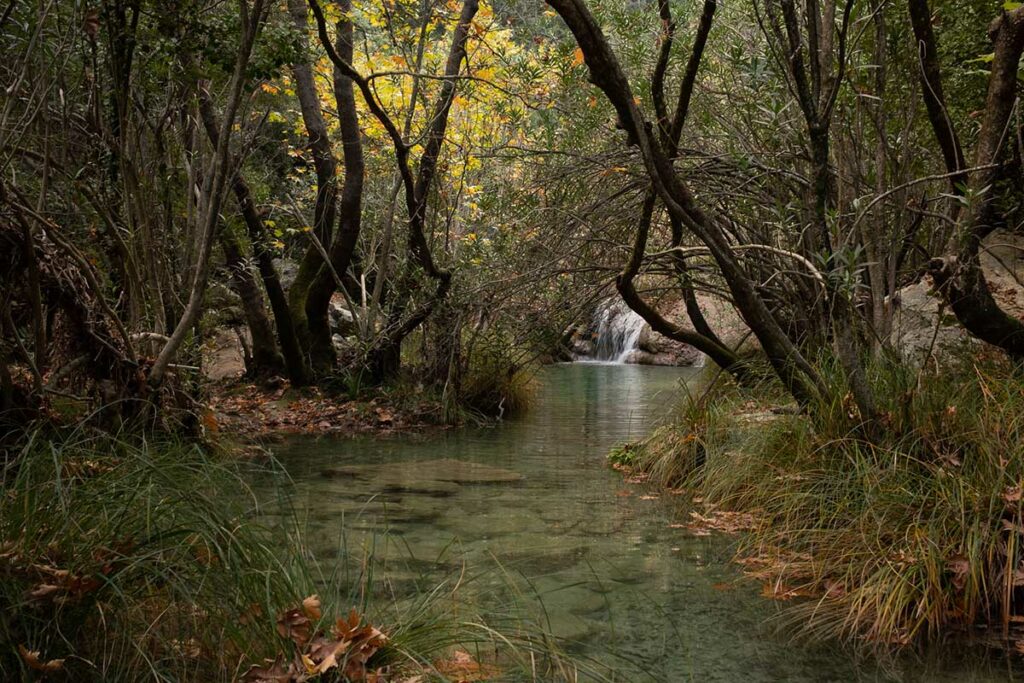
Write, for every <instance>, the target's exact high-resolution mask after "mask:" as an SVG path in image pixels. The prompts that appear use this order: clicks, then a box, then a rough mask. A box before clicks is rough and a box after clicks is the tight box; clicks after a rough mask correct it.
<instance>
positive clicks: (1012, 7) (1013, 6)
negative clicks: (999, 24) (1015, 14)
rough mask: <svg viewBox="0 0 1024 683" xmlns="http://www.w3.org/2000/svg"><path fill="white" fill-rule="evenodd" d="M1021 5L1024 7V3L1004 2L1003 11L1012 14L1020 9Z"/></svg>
mask: <svg viewBox="0 0 1024 683" xmlns="http://www.w3.org/2000/svg"><path fill="white" fill-rule="evenodd" d="M1021 5H1024V2H1004V3H1003V9H1004V10H1006V11H1007V12H1012V11H1013V10H1015V9H1019V8H1020V7H1021Z"/></svg>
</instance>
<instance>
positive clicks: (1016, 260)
mask: <svg viewBox="0 0 1024 683" xmlns="http://www.w3.org/2000/svg"><path fill="white" fill-rule="evenodd" d="M981 268H982V271H983V272H984V274H985V280H986V281H987V282H988V286H989V290H990V291H991V292H992V296H993V298H994V299H995V300H996V302H997V303H998V304H999V306H1000V307H1001V308H1002V309H1003V310H1004V311H1006V312H1007V313H1009V314H1010V315H1012V316H1014V317H1015V318H1017V319H1019V320H1024V285H1022V284H1021V283H1022V282H1024V236H1021V235H1015V234H1013V233H1008V232H1006V231H1005V230H996V231H995V232H993V233H992V234H991V235H989V236H988V237H986V238H985V241H984V242H983V244H982V253H981ZM893 308H894V310H893V333H892V339H891V341H892V345H893V347H895V348H896V349H897V350H899V352H900V353H901V354H902V355H903V356H904V358H906V359H907V360H909V361H911V362H914V363H921V362H923V361H924V360H925V359H926V358H927V356H928V353H929V350H931V351H932V353H933V354H935V355H936V356H938V357H940V358H941V357H942V356H944V355H949V354H950V353H955V352H957V351H960V350H963V349H964V348H969V347H971V346H974V345H977V344H979V343H980V342H978V341H977V340H975V339H974V338H972V337H971V336H970V335H969V334H968V333H967V332H966V331H965V330H964V329H963V328H962V327H961V326H960V324H959V323H958V322H957V320H956V318H955V317H954V316H953V313H952V312H951V311H950V310H949V307H948V306H946V307H943V306H942V299H941V297H940V296H939V295H938V294H937V293H936V292H934V291H932V287H931V283H930V282H929V281H927V280H922V281H920V282H916V283H914V284H912V285H908V286H906V287H904V288H903V289H901V290H900V291H899V292H898V293H897V295H896V297H895V301H894V307H893ZM940 311H941V319H940ZM933 339H934V343H933Z"/></svg>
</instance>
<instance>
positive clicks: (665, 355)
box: [570, 294, 757, 366]
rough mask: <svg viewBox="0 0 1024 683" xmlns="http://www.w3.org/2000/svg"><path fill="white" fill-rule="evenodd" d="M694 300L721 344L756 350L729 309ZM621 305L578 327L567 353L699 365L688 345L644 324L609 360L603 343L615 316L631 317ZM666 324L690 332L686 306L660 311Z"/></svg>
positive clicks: (711, 301)
mask: <svg viewBox="0 0 1024 683" xmlns="http://www.w3.org/2000/svg"><path fill="white" fill-rule="evenodd" d="M697 300H698V302H699V303H700V305H701V309H702V310H703V311H704V315H705V317H706V318H707V319H708V323H709V324H710V325H711V327H712V329H714V330H715V331H716V332H717V333H718V334H719V335H720V336H721V338H722V341H723V342H725V343H726V344H731V345H732V346H734V347H735V346H739V345H741V344H743V345H744V348H749V349H756V348H757V344H756V340H754V342H751V341H750V340H751V339H753V338H752V337H751V336H750V335H749V329H748V328H747V326H746V324H745V323H744V322H743V319H742V318H740V316H739V314H738V313H736V311H735V309H734V308H733V307H732V305H730V304H728V303H727V302H724V301H722V300H721V299H718V298H716V297H712V296H708V295H703V294H698V296H697ZM624 307H625V305H624V304H622V302H620V301H617V302H613V303H612V304H609V305H606V306H605V307H604V308H603V309H601V310H599V311H598V313H597V314H596V315H595V316H594V320H593V321H592V322H591V323H589V324H584V325H580V326H579V327H577V329H575V330H574V331H573V333H572V335H571V337H570V350H571V352H572V354H573V356H574V357H575V358H577V359H589V360H618V361H619V362H623V363H631V364H638V365H669V366H688V365H697V364H700V363H701V362H702V359H703V354H701V353H700V352H699V351H697V349H695V348H693V347H692V346H690V345H689V344H684V343H682V342H677V341H674V340H672V339H669V338H668V337H665V336H664V335H661V334H659V333H657V332H655V331H654V330H652V329H651V326H650V325H648V324H647V323H645V322H641V323H640V327H639V328H638V334H637V335H623V339H628V340H629V341H630V342H631V343H632V346H631V347H629V348H624V349H622V350H621V353H619V354H617V355H616V354H612V355H615V357H609V354H608V353H607V349H606V348H605V347H607V346H608V344H607V341H608V340H607V339H606V338H602V335H607V330H608V329H615V327H616V326H615V316H617V315H626V314H627V313H628V314H629V315H635V314H633V313H632V312H629V311H626V312H622V311H620V310H619V309H624ZM662 315H664V316H665V317H666V318H668V319H669V320H672V321H675V322H676V323H677V324H679V325H680V326H681V327H683V328H684V329H691V330H692V329H693V326H692V325H691V324H690V318H689V316H688V315H687V313H686V306H685V305H684V304H683V302H682V301H679V302H677V303H674V304H672V305H670V306H667V307H665V308H664V309H663V310H662Z"/></svg>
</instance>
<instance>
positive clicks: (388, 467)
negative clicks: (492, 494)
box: [323, 458, 523, 496]
mask: <svg viewBox="0 0 1024 683" xmlns="http://www.w3.org/2000/svg"><path fill="white" fill-rule="evenodd" d="M323 475H324V476H325V477H355V478H358V479H361V480H366V481H367V482H368V483H369V484H370V486H372V487H374V488H379V489H380V490H382V491H404V492H408V493H421V494H424V495H434V496H446V495H452V494H454V493H455V492H457V491H458V489H459V486H460V485H462V484H500V483H510V482H517V481H520V480H521V479H523V475H522V474H520V473H519V472H515V471H513V470H507V469H504V468H501V467H495V466H493V465H485V464H483V463H479V462H470V461H468V460H455V459H454V458H440V459H438V460H417V461H413V462H396V463H387V464H384V465H347V466H345V467H334V468H331V469H327V470H324V471H323Z"/></svg>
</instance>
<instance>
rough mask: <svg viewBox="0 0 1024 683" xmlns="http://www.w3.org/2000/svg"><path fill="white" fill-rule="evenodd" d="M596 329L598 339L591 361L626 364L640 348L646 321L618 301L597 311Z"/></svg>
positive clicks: (595, 342)
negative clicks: (631, 355) (631, 354)
mask: <svg viewBox="0 0 1024 683" xmlns="http://www.w3.org/2000/svg"><path fill="white" fill-rule="evenodd" d="M594 329H595V330H596V332H597V338H596V339H595V340H594V352H593V356H592V357H591V359H590V360H599V361H606V362H612V363H625V362H626V359H627V358H628V357H629V354H630V353H632V352H633V351H635V350H636V349H638V348H640V334H641V333H642V332H643V329H644V319H643V318H641V317H640V316H639V315H637V313H636V312H634V311H633V310H631V309H630V308H629V307H628V306H627V305H626V304H625V303H624V302H622V301H620V300H617V299H616V300H613V301H610V302H608V303H607V304H605V305H604V306H602V307H601V308H599V309H598V310H597V320H596V321H595V325H594Z"/></svg>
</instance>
